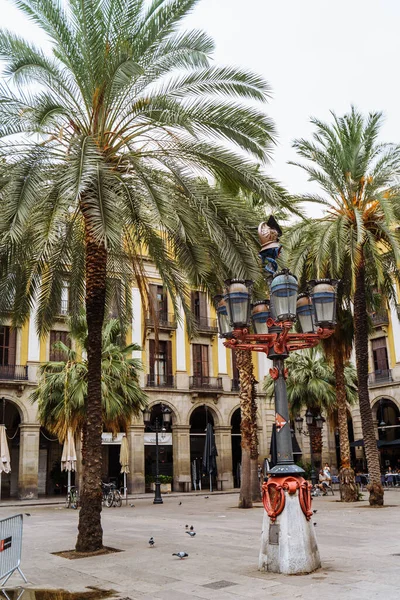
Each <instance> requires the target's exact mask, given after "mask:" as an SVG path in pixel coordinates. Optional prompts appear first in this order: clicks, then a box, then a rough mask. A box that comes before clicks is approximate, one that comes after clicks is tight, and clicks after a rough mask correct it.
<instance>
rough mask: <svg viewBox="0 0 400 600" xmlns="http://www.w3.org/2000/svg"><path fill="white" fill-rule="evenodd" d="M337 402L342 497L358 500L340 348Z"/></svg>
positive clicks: (337, 363)
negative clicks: (352, 466) (351, 461)
mask: <svg viewBox="0 0 400 600" xmlns="http://www.w3.org/2000/svg"><path fill="white" fill-rule="evenodd" d="M333 360H334V367H335V382H336V383H335V387H336V402H337V407H338V422H339V443H340V471H339V484H340V499H341V501H342V502H356V501H357V499H358V491H357V486H356V481H355V476H354V471H353V469H352V468H351V465H350V441H349V430H348V426H347V406H346V384H345V379H344V360H343V355H342V353H341V352H340V350H339V348H337V351H336V353H335V355H334V359H333Z"/></svg>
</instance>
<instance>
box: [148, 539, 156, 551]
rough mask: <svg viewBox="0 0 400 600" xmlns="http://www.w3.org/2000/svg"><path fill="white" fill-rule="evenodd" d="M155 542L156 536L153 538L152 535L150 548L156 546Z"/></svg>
mask: <svg viewBox="0 0 400 600" xmlns="http://www.w3.org/2000/svg"><path fill="white" fill-rule="evenodd" d="M154 544H155V541H154V538H152V537H151V538H150V539H149V545H150V548H152V547H153V546H154Z"/></svg>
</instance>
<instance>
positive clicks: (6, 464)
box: [0, 425, 11, 500]
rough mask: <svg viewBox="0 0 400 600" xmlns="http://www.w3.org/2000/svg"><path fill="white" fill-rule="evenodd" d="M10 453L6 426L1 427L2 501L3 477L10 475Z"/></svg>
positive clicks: (0, 470)
mask: <svg viewBox="0 0 400 600" xmlns="http://www.w3.org/2000/svg"><path fill="white" fill-rule="evenodd" d="M10 471H11V463H10V451H9V449H8V444H7V437H6V426H5V425H0V500H1V476H2V474H3V473H10Z"/></svg>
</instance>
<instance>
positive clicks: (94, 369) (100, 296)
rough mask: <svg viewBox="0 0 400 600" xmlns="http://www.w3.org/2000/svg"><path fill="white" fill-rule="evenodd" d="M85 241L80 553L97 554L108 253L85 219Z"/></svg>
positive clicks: (100, 537)
mask: <svg viewBox="0 0 400 600" xmlns="http://www.w3.org/2000/svg"><path fill="white" fill-rule="evenodd" d="M85 242H86V319H87V327H88V347H87V357H88V392H87V400H86V402H87V405H86V414H87V418H86V424H85V431H84V438H85V439H84V444H83V449H82V459H83V460H82V463H83V464H82V466H83V469H82V471H83V474H82V485H83V488H82V490H81V510H80V513H79V525H78V539H77V542H76V550H77V551H78V552H94V551H95V550H99V549H100V548H102V546H103V529H102V527H101V474H102V452H101V433H102V429H103V419H102V404H101V352H102V328H103V321H104V306H105V299H106V274H107V269H106V267H107V265H106V263H107V251H106V249H105V247H104V246H102V245H99V244H98V243H97V242H96V241H95V240H94V239H93V236H92V234H91V230H90V227H89V226H88V223H87V221H86V220H85Z"/></svg>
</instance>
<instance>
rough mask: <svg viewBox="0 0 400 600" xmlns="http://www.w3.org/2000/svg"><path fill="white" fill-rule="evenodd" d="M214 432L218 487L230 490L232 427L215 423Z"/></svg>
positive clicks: (231, 476) (231, 485)
mask: <svg viewBox="0 0 400 600" xmlns="http://www.w3.org/2000/svg"><path fill="white" fill-rule="evenodd" d="M214 433H215V444H216V446H217V451H218V456H217V470H218V478H217V479H218V489H220V490H231V489H232V488H233V474H232V435H231V433H232V427H231V426H230V425H217V426H215V427H214Z"/></svg>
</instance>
